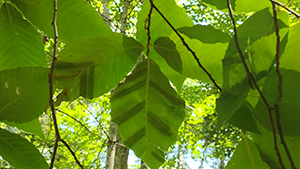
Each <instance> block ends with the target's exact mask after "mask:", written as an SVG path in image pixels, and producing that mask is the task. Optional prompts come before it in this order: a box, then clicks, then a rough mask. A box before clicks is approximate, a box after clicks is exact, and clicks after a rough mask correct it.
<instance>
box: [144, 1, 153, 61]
mask: <svg viewBox="0 0 300 169" xmlns="http://www.w3.org/2000/svg"><path fill="white" fill-rule="evenodd" d="M152 11H153V3H151V6H150V11H149V14H148V18H147V20H146V21H145V24H146V26H145V27H146V30H147V36H148V41H147V52H146V55H147V57H148V58H149V54H150V40H151V36H150V24H151V15H152Z"/></svg>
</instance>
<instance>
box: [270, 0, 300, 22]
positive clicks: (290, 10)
mask: <svg viewBox="0 0 300 169" xmlns="http://www.w3.org/2000/svg"><path fill="white" fill-rule="evenodd" d="M270 1H271V2H272V4H276V5H278V6H280V7H282V8H284V9H286V10H287V11H289V12H290V13H291V14H293V15H295V17H296V18H297V19H299V18H300V14H298V13H296V12H295V11H293V10H292V9H290V8H288V7H286V6H285V5H284V4H282V3H280V2H278V1H275V0H270Z"/></svg>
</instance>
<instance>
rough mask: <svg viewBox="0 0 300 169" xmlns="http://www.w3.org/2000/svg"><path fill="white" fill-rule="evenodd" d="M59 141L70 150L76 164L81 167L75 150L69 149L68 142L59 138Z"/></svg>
mask: <svg viewBox="0 0 300 169" xmlns="http://www.w3.org/2000/svg"><path fill="white" fill-rule="evenodd" d="M60 142H62V143H63V144H64V145H65V146H66V147H67V149H68V150H69V151H70V152H71V154H72V156H73V157H74V159H75V161H76V163H77V165H78V166H79V167H80V168H81V169H83V166H82V165H81V164H80V162H79V160H78V159H77V157H76V154H75V152H74V151H73V150H72V149H71V147H70V146H69V144H68V143H67V142H66V141H65V140H63V139H60Z"/></svg>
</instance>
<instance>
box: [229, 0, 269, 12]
mask: <svg viewBox="0 0 300 169" xmlns="http://www.w3.org/2000/svg"><path fill="white" fill-rule="evenodd" d="M267 7H271V2H270V1H269V0H251V1H244V0H236V1H235V11H236V12H256V11H260V10H262V9H264V8H267Z"/></svg>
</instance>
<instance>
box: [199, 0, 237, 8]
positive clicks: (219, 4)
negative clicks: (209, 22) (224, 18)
mask: <svg viewBox="0 0 300 169" xmlns="http://www.w3.org/2000/svg"><path fill="white" fill-rule="evenodd" d="M235 1H236V0H231V6H232V9H235ZM203 2H205V3H206V4H209V5H213V6H215V7H216V9H218V10H224V9H225V10H226V9H227V1H224V0H203Z"/></svg>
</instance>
